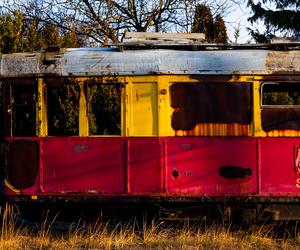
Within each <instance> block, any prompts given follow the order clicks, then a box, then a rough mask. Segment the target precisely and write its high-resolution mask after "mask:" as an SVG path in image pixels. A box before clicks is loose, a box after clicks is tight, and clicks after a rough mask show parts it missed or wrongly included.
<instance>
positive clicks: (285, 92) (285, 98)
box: [261, 82, 300, 105]
mask: <svg viewBox="0 0 300 250" xmlns="http://www.w3.org/2000/svg"><path fill="white" fill-rule="evenodd" d="M261 92H262V93H261V97H262V105H300V83H278V82H266V83H263V84H262V87H261Z"/></svg>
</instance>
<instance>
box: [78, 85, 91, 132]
mask: <svg viewBox="0 0 300 250" xmlns="http://www.w3.org/2000/svg"><path fill="white" fill-rule="evenodd" d="M79 87H80V98H79V136H88V135H89V119H88V112H87V90H86V86H85V85H84V82H83V81H82V82H79Z"/></svg>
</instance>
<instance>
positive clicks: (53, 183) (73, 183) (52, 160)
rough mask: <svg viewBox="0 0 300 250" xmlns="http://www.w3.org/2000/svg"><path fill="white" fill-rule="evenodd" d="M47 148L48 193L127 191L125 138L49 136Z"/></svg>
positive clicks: (46, 187)
mask: <svg viewBox="0 0 300 250" xmlns="http://www.w3.org/2000/svg"><path fill="white" fill-rule="evenodd" d="M43 150H44V157H43V167H44V169H43V188H44V191H45V192H46V193H47V192H49V193H60V194H62V193H68V192H70V193H84V194H94V195H96V194H98V195H100V194H105V193H110V194H112V193H123V192H124V185H125V184H124V171H123V168H124V167H123V140H122V139H121V138H89V139H87V138H47V139H45V141H44V149H43Z"/></svg>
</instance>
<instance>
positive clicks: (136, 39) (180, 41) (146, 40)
mask: <svg viewBox="0 0 300 250" xmlns="http://www.w3.org/2000/svg"><path fill="white" fill-rule="evenodd" d="M204 42H205V34H203V33H160V32H126V33H125V36H124V38H123V41H122V43H123V45H129V46H130V45H133V46H145V45H198V44H203V43H204Z"/></svg>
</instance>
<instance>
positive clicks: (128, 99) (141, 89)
mask: <svg viewBox="0 0 300 250" xmlns="http://www.w3.org/2000/svg"><path fill="white" fill-rule="evenodd" d="M191 48H192V49H191ZM191 48H189V46H180V45H178V46H175V45H174V48H173V47H172V46H168V47H167V48H165V47H164V46H157V47H156V48H154V49H149V48H147V47H144V48H131V49H126V48H125V49H122V50H120V49H118V48H101V49H91V48H90V49H85V48H82V49H60V50H58V51H44V52H37V53H16V54H9V55H2V59H1V82H2V93H3V96H2V98H3V100H4V101H3V102H4V106H3V118H4V119H3V121H4V122H3V123H2V126H3V129H2V130H3V131H4V133H3V134H2V149H3V150H2V153H3V154H4V156H5V160H4V170H5V171H4V172H5V178H4V196H5V197H6V198H7V199H9V200H16V201H21V200H26V201H28V202H29V201H35V202H38V201H42V200H43V201H44V200H50V201H51V200H62V201H67V200H68V201H70V200H80V199H84V200H85V201H87V200H89V199H91V200H94V201H95V200H98V201H101V202H106V201H110V202H113V201H117V202H119V204H121V203H122V202H125V201H126V202H130V201H132V200H134V201H141V202H148V203H151V202H152V203H155V204H159V205H160V206H162V207H164V206H165V208H168V207H172V206H170V203H172V204H173V205H174V206H178V207H184V204H189V206H193V205H195V206H196V207H197V208H199V207H201V206H203V207H205V206H206V205H217V204H218V205H220V204H223V205H224V204H226V206H225V205H224V207H231V208H234V207H235V206H236V205H237V204H238V205H239V207H242V208H245V209H246V210H247V209H248V210H249V211H254V212H255V213H260V214H263V213H266V212H269V213H271V214H272V215H273V217H274V218H275V219H300V209H299V201H300V139H299V136H300V106H299V105H300V84H299V80H300V66H299V65H300V52H299V50H298V49H299V47H298V45H295V44H293V45H289V44H286V45H284V50H280V46H273V47H272V46H263V45H261V46H260V45H255V46H250V45H249V46H248V47H246V48H242V47H239V46H236V47H235V46H231V47H230V46H229V47H228V48H226V47H224V46H219V47H218V46H214V47H209V46H208V45H205V44H202V45H199V46H191ZM276 100H277V101H276ZM191 204H193V205H191ZM204 211H208V210H207V209H204Z"/></svg>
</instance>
